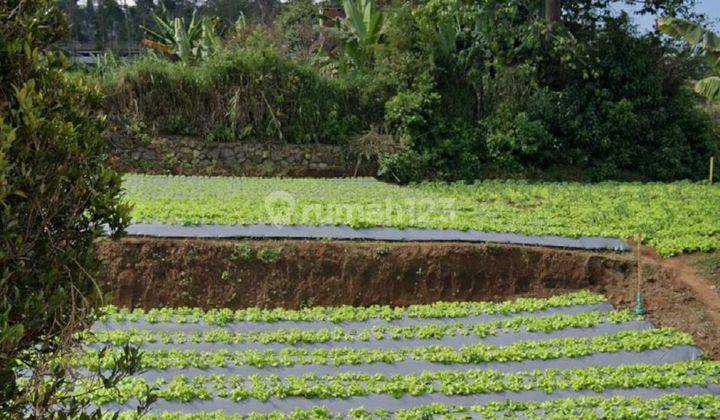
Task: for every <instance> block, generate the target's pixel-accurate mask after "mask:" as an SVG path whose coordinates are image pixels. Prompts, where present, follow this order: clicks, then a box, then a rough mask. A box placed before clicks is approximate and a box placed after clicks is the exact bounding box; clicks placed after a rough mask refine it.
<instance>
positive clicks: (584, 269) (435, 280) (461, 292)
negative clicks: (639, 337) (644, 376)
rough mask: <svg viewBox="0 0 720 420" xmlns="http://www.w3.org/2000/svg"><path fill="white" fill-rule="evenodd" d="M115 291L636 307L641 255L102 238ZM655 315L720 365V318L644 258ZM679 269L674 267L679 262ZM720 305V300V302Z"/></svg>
mask: <svg viewBox="0 0 720 420" xmlns="http://www.w3.org/2000/svg"><path fill="white" fill-rule="evenodd" d="M97 249H98V253H99V255H100V257H101V258H102V259H103V260H104V261H105V263H106V264H105V265H106V272H105V274H104V279H105V280H104V283H105V286H106V289H107V291H108V292H109V293H110V296H111V300H112V302H113V303H115V304H118V305H123V306H128V307H142V308H150V307H158V306H200V307H205V308H210V307H229V308H242V307H250V306H260V307H286V308H298V307H302V306H310V305H341V304H349V305H370V304H389V305H407V304H413V303H429V302H434V301H438V300H444V301H453V300H503V299H509V298H513V297H516V296H539V297H543V296H549V295H552V294H557V293H561V292H565V291H571V290H578V289H589V290H594V291H597V292H600V293H604V294H605V295H607V296H608V297H609V299H610V300H611V301H612V302H613V304H615V306H616V307H619V308H632V307H633V306H634V304H635V291H636V273H635V263H634V260H633V258H632V256H631V255H630V254H623V255H618V254H613V253H591V252H581V251H569V250H558V249H550V248H540V247H522V246H505V245H493V244H469V243H379V242H343V241H229V240H185V239H152V238H125V239H122V240H117V241H112V240H102V241H100V242H98V244H97ZM644 259H645V260H646V261H645V263H644V266H645V269H644V270H643V271H644V272H645V279H646V281H645V285H644V296H645V307H646V309H647V318H648V319H649V320H651V321H653V322H654V323H655V324H656V325H658V326H674V327H678V328H680V329H682V330H685V331H687V332H690V333H692V334H693V336H694V337H695V340H696V342H697V343H698V345H700V346H701V347H702V348H703V349H704V350H705V351H706V352H708V353H709V355H711V356H712V357H714V358H719V357H720V320H718V319H717V318H718V314H717V312H713V311H716V309H714V308H713V306H712V302H710V301H708V299H707V296H703V295H702V294H701V293H698V290H697V289H695V288H693V287H692V285H689V284H688V283H687V282H686V281H683V280H681V279H683V278H686V277H687V275H688V273H687V271H684V270H683V269H681V268H683V267H685V266H684V265H682V266H681V267H677V266H673V264H670V263H669V260H661V259H659V258H656V257H654V256H652V255H648V256H646V257H645V258H644ZM670 261H674V260H670ZM719 299H720V298H719Z"/></svg>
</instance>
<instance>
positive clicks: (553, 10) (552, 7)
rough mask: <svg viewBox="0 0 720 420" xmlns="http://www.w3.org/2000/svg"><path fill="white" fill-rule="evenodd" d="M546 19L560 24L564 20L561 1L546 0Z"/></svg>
mask: <svg viewBox="0 0 720 420" xmlns="http://www.w3.org/2000/svg"><path fill="white" fill-rule="evenodd" d="M545 18H546V19H547V20H548V21H550V22H559V21H560V19H562V1H561V0H545Z"/></svg>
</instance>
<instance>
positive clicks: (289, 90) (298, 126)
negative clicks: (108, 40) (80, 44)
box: [104, 48, 363, 144]
mask: <svg viewBox="0 0 720 420" xmlns="http://www.w3.org/2000/svg"><path fill="white" fill-rule="evenodd" d="M104 79H105V83H104V86H105V90H106V92H107V93H108V97H107V99H106V100H105V102H104V107H105V109H106V110H107V111H108V112H109V113H110V114H111V115H112V116H113V117H114V122H115V123H116V124H118V125H120V126H123V125H128V124H129V123H130V120H131V118H135V119H136V120H139V121H142V122H143V123H144V124H146V125H147V126H148V127H154V128H155V129H156V130H158V131H160V132H165V133H172V134H194V135H200V136H208V137H210V138H211V139H216V140H234V139H242V138H245V137H252V138H254V139H257V140H280V141H287V142H291V143H311V142H321V143H331V144H332V143H342V142H343V141H344V140H345V139H346V138H347V137H348V136H349V135H351V134H352V133H354V132H356V131H359V121H360V119H362V118H363V110H362V109H361V110H358V109H357V108H355V107H354V106H355V105H357V104H358V102H357V101H354V100H352V99H351V96H353V95H352V92H353V89H355V87H354V86H353V85H352V84H348V83H342V82H340V81H337V80H332V79H329V78H325V77H323V76H320V75H318V74H317V72H316V71H314V70H313V69H312V68H310V67H309V66H307V65H305V64H302V63H300V62H295V61H291V60H289V59H286V58H283V57H281V56H279V55H278V54H277V53H276V52H275V51H273V50H272V49H270V48H258V49H243V50H240V49H231V50H228V51H226V52H225V53H223V54H220V55H219V56H217V57H213V58H210V59H208V60H206V61H205V62H203V63H200V64H198V65H197V66H192V67H188V66H183V65H179V64H176V63H168V62H165V61H160V60H156V59H153V58H146V59H144V60H142V61H140V62H137V63H133V64H131V65H128V66H125V67H120V68H118V69H117V71H116V72H115V73H113V74H112V75H109V76H105V77H104Z"/></svg>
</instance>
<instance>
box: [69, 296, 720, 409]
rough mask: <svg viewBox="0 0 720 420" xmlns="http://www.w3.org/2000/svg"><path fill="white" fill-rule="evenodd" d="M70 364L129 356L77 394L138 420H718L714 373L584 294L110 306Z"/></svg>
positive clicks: (685, 350) (715, 365) (671, 333)
mask: <svg viewBox="0 0 720 420" xmlns="http://www.w3.org/2000/svg"><path fill="white" fill-rule="evenodd" d="M82 339H83V341H84V343H85V347H84V350H83V352H82V353H80V354H78V356H77V357H76V358H75V360H74V361H73V363H74V364H75V365H76V366H77V367H80V368H92V369H109V368H112V367H113V364H114V363H116V361H117V354H118V352H119V350H111V351H100V349H101V348H103V347H105V346H107V345H110V346H111V349H119V347H120V346H123V345H125V344H132V345H135V346H138V347H140V348H141V350H142V361H141V364H142V367H143V368H144V370H143V371H142V372H141V373H139V374H137V375H136V376H133V377H130V378H126V379H124V380H123V382H122V383H121V386H120V387H119V388H118V389H117V390H114V391H106V390H102V391H98V390H97V388H96V387H95V386H94V385H96V384H94V382H93V380H91V379H80V380H78V381H77V382H76V383H75V385H74V386H75V390H74V391H75V392H79V393H81V394H84V393H86V392H87V394H86V395H87V398H89V400H90V401H92V402H93V403H94V404H97V405H102V406H104V407H106V408H108V409H111V410H120V411H121V412H123V414H122V415H123V416H125V417H128V418H130V417H132V415H133V414H131V411H130V410H132V409H133V408H134V407H135V406H136V404H137V401H138V399H140V398H142V397H143V396H144V395H147V394H148V393H150V394H151V395H155V396H157V397H158V400H157V401H156V402H155V404H154V405H153V406H152V408H151V413H150V414H151V418H152V417H153V416H155V417H161V418H168V419H174V418H215V419H224V418H236V417H237V418H241V416H248V415H249V416H251V417H252V418H285V417H290V418H329V417H336V416H353V417H358V418H368V417H370V416H378V417H381V418H382V417H390V416H392V417H395V418H419V417H423V416H431V415H469V416H476V417H477V416H481V417H490V418H493V417H503V416H520V417H524V418H533V417H537V418H568V417H574V416H582V417H583V418H594V417H598V416H602V417H603V418H628V417H638V418H667V417H677V416H686V417H698V418H717V417H718V416H720V362H715V361H710V360H705V359H703V357H702V354H701V352H700V351H699V350H698V349H697V348H696V347H694V346H693V343H692V339H691V337H690V336H689V335H687V334H685V333H683V332H680V331H678V330H675V329H668V328H653V327H652V325H650V324H649V323H648V322H645V321H643V320H641V319H639V318H638V317H636V316H635V315H634V314H632V313H630V312H627V311H617V310H614V309H613V308H612V306H611V305H610V304H609V303H607V302H606V301H605V299H604V297H602V296H600V295H596V294H592V293H589V292H577V293H572V294H566V295H558V296H554V297H552V298H548V299H528V298H524V299H518V300H515V301H509V302H502V303H483V302H467V303H463V302H459V303H435V304H430V305H414V306H409V307H404V308H395V307H387V306H372V307H367V308H365V307H362V308H361V307H312V308H306V309H300V310H285V309H271V310H266V309H243V310H227V309H217V310H207V311H203V310H199V309H192V308H162V309H151V310H148V311H146V312H144V311H141V310H134V311H129V310H126V309H119V308H115V307H107V308H105V309H104V310H103V312H102V315H101V316H100V318H99V319H98V321H97V322H96V323H95V325H94V326H93V327H92V329H91V331H89V332H86V333H83V334H82Z"/></svg>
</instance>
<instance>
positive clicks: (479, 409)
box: [119, 393, 720, 420]
mask: <svg viewBox="0 0 720 420" xmlns="http://www.w3.org/2000/svg"><path fill="white" fill-rule="evenodd" d="M719 412H720V396H715V395H709V394H707V395H690V396H688V395H680V394H676V393H670V394H666V395H663V396H661V397H659V398H651V399H643V398H637V397H630V398H628V397H612V398H600V397H580V398H562V399H557V400H549V401H543V402H536V401H530V402H523V401H502V402H491V403H488V404H484V405H472V406H455V405H453V406H451V405H445V404H430V405H425V406H420V407H415V408H411V409H404V410H397V411H394V412H389V411H388V410H383V409H377V410H367V409H365V408H363V407H360V408H356V409H352V410H350V411H349V412H348V413H346V414H344V415H343V416H340V415H338V414H336V413H332V412H331V411H330V410H328V409H327V408H324V407H319V406H318V407H314V408H312V409H307V410H304V409H296V410H294V411H292V412H289V413H285V412H272V413H268V414H251V415H234V414H226V413H224V412H222V411H216V412H203V413H189V414H183V413H170V412H167V413H162V414H150V415H146V416H145V417H143V418H147V419H150V420H240V419H243V420H284V419H292V420H307V419H336V418H353V419H390V418H392V419H401V420H405V419H407V420H411V419H418V418H434V417H443V416H450V417H451V418H454V417H455V416H461V417H468V416H480V417H481V418H486V419H495V418H508V417H511V418H513V417H522V418H528V419H558V420H560V419H567V418H583V419H596V418H602V419H608V420H625V419H628V418H639V419H650V418H652V419H669V418H678V417H689V418H706V419H714V418H717V415H718V413H719ZM119 418H120V419H122V420H131V419H135V418H136V414H135V413H130V412H127V413H122V414H121V415H120V416H119Z"/></svg>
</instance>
